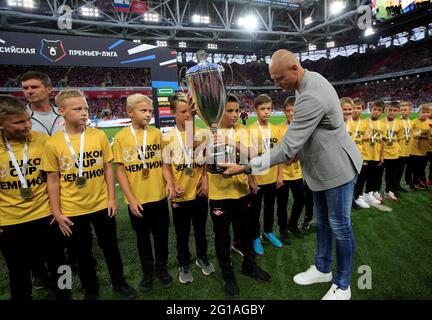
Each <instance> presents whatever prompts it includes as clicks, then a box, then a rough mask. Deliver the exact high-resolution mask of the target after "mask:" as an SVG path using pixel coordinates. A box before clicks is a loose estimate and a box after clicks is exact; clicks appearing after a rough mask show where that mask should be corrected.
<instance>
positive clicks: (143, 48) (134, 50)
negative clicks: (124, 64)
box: [128, 43, 157, 54]
mask: <svg viewBox="0 0 432 320" xmlns="http://www.w3.org/2000/svg"><path fill="white" fill-rule="evenodd" d="M154 48H157V47H156V46H152V45H150V44H145V43H144V44H141V45H139V46H137V47H134V48H132V49H129V50H128V53H129V54H135V53H139V52H143V51H148V50H151V49H154Z"/></svg>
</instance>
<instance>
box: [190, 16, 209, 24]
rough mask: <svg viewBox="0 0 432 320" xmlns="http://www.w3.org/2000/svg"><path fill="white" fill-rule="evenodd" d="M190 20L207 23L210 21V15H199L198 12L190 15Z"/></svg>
mask: <svg viewBox="0 0 432 320" xmlns="http://www.w3.org/2000/svg"><path fill="white" fill-rule="evenodd" d="M192 22H193V23H200V24H209V23H210V17H209V16H201V15H199V14H194V15H193V16H192Z"/></svg>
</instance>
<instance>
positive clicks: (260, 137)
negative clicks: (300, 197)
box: [248, 94, 282, 255]
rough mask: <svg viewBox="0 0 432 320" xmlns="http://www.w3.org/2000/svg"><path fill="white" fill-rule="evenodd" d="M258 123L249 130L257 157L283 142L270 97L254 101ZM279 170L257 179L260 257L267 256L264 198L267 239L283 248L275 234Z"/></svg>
mask: <svg viewBox="0 0 432 320" xmlns="http://www.w3.org/2000/svg"><path fill="white" fill-rule="evenodd" d="M254 107H255V112H256V114H257V121H256V122H254V123H253V124H252V125H250V126H249V128H248V129H249V138H250V139H251V146H252V147H254V148H255V151H256V152H257V155H258V156H260V155H261V154H264V153H265V152H266V151H269V150H270V149H273V147H275V146H276V145H277V144H278V143H279V142H280V140H281V133H280V130H279V128H278V127H277V126H275V125H273V124H271V123H269V119H270V115H271V112H272V109H273V107H272V100H271V98H270V97H269V96H268V95H266V94H261V95H259V96H258V97H256V98H255V100H254ZM277 174H278V166H273V167H271V168H269V169H267V170H265V171H263V172H260V173H259V174H257V175H254V176H255V180H256V183H257V185H258V186H259V188H260V189H259V190H258V193H257V194H256V195H254V196H253V207H252V208H253V211H252V230H253V231H254V233H255V235H254V239H255V240H254V248H255V252H256V253H257V254H259V255H262V254H264V248H263V246H262V243H261V237H260V235H261V226H260V215H261V204H262V201H263V198H264V230H263V231H264V232H263V235H264V238H265V239H266V240H268V241H269V242H270V243H271V244H272V245H273V246H275V247H276V248H281V247H282V242H280V240H279V239H278V238H277V237H276V234H275V233H274V232H273V222H274V205H275V198H276V180H277Z"/></svg>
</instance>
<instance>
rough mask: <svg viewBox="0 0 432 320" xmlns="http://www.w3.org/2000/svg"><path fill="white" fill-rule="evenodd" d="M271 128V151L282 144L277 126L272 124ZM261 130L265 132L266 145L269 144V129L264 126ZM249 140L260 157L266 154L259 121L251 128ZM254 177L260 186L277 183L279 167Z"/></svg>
mask: <svg viewBox="0 0 432 320" xmlns="http://www.w3.org/2000/svg"><path fill="white" fill-rule="evenodd" d="M269 126H270V149H273V148H274V147H275V146H276V145H277V144H279V143H280V140H281V138H282V135H281V132H280V130H279V128H278V127H277V126H275V125H272V124H270V123H269ZM261 129H262V131H263V132H264V137H265V139H264V140H265V142H266V143H268V129H267V127H262V126H261ZM249 139H250V145H251V146H252V147H254V148H255V150H256V151H257V152H258V155H259V156H260V155H262V154H263V153H265V145H264V141H263V137H262V134H261V130H260V129H259V127H258V121H255V122H254V123H253V124H252V125H250V126H249ZM254 176H255V179H256V182H257V184H258V185H265V184H270V183H275V182H276V180H277V166H273V167H271V168H269V169H267V170H265V171H262V172H260V173H259V174H256V175H254Z"/></svg>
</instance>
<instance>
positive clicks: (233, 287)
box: [223, 277, 240, 297]
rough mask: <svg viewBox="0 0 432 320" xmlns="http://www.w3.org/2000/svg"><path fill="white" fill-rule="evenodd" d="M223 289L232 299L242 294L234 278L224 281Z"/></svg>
mask: <svg viewBox="0 0 432 320" xmlns="http://www.w3.org/2000/svg"><path fill="white" fill-rule="evenodd" d="M223 289H224V292H225V293H226V294H227V295H229V296H231V297H237V296H238V295H239V294H240V289H239V287H238V285H237V281H236V279H235V278H234V277H232V278H226V279H223Z"/></svg>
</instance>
